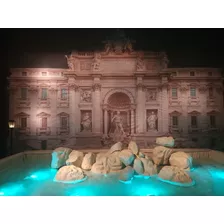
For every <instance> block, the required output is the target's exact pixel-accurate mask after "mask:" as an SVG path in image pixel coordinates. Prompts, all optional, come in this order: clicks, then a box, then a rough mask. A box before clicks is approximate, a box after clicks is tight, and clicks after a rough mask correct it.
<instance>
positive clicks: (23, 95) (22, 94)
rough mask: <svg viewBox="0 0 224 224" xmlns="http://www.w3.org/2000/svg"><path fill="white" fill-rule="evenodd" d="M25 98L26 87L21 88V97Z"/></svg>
mask: <svg viewBox="0 0 224 224" xmlns="http://www.w3.org/2000/svg"><path fill="white" fill-rule="evenodd" d="M26 98H27V88H21V99H23V100H25V99H26Z"/></svg>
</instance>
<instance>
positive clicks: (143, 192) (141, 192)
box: [132, 184, 162, 196]
mask: <svg viewBox="0 0 224 224" xmlns="http://www.w3.org/2000/svg"><path fill="white" fill-rule="evenodd" d="M161 193H162V192H161V190H160V189H159V188H158V187H155V186H150V185H148V184H147V185H143V186H139V185H138V186H136V188H135V189H134V193H132V195H133V196H134V195H135V196H159V195H161Z"/></svg>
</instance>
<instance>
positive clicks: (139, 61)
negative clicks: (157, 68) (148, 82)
mask: <svg viewBox="0 0 224 224" xmlns="http://www.w3.org/2000/svg"><path fill="white" fill-rule="evenodd" d="M144 67H145V63H144V56H143V54H142V53H140V54H139V55H138V57H137V64H136V68H137V70H144Z"/></svg>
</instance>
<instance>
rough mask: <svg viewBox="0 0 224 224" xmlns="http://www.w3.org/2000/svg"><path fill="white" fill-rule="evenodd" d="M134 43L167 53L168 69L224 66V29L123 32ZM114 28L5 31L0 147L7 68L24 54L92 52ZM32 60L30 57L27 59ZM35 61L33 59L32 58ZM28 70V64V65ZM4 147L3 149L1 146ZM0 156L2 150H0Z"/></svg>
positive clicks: (139, 47) (17, 64) (18, 62)
mask: <svg viewBox="0 0 224 224" xmlns="http://www.w3.org/2000/svg"><path fill="white" fill-rule="evenodd" d="M123 30H124V31H125V34H126V36H127V37H129V38H130V39H133V40H136V44H135V45H134V49H136V50H149V51H166V52H167V54H168V58H169V60H170V64H169V66H170V67H221V68H223V67H224V54H223V52H224V32H223V29H123ZM115 32H116V29H5V30H3V32H2V33H3V35H2V37H3V38H4V40H5V41H4V42H1V44H2V45H3V48H2V49H3V51H5V52H3V53H2V56H3V58H4V59H3V60H1V64H2V65H1V67H2V69H1V84H2V88H1V89H2V91H3V95H2V96H3V100H2V105H3V108H4V109H3V110H2V111H1V112H2V113H3V114H2V115H1V117H2V121H3V123H2V125H1V127H5V129H4V128H2V129H1V130H3V133H2V134H1V142H3V143H1V145H5V139H6V137H7V134H8V131H7V121H8V116H7V114H8V111H7V91H6V90H7V88H6V87H7V81H6V77H7V75H8V74H9V68H10V67H23V66H24V63H25V64H26V63H27V62H28V61H29V60H28V59H26V58H27V57H29V56H27V55H29V54H33V55H35V54H36V55H41V54H59V55H60V54H61V55H62V57H64V54H66V53H68V52H69V51H71V50H87V51H88V50H95V49H100V48H102V47H103V44H102V41H103V40H105V39H107V37H110V36H111V35H113V34H114V33H115ZM30 58H31V57H30ZM33 60H34V59H33ZM27 67H28V65H27ZM3 148H4V147H3ZM0 151H1V154H0V157H1V156H2V155H3V150H0Z"/></svg>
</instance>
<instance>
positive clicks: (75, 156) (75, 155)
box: [66, 150, 84, 167]
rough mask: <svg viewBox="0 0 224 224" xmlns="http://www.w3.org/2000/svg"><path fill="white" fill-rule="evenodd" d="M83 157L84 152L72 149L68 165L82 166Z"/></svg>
mask: <svg viewBox="0 0 224 224" xmlns="http://www.w3.org/2000/svg"><path fill="white" fill-rule="evenodd" d="M83 157H84V153H83V152H80V151H77V150H72V152H71V153H70V154H69V157H68V159H67V161H66V165H74V166H77V167H81V165H82V160H83Z"/></svg>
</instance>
